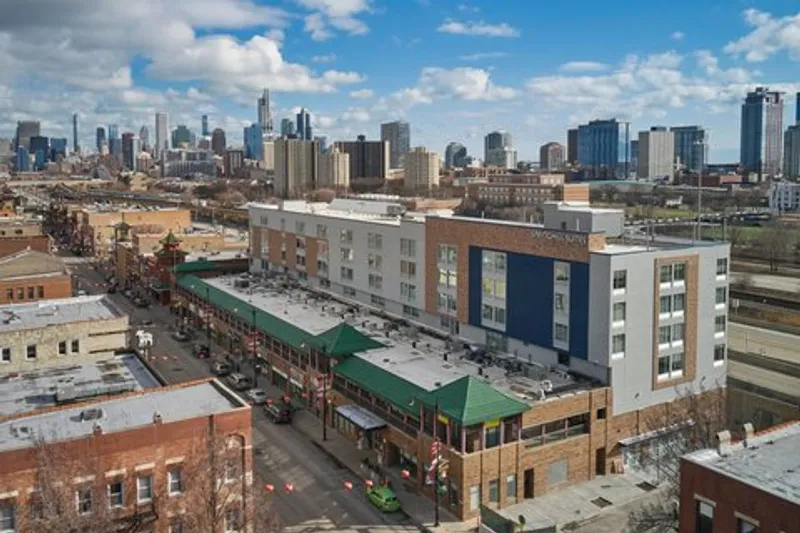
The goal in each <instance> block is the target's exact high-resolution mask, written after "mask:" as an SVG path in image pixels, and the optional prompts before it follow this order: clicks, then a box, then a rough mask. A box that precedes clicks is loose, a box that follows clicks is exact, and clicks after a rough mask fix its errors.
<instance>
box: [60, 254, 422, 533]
mask: <svg viewBox="0 0 800 533" xmlns="http://www.w3.org/2000/svg"><path fill="white" fill-rule="evenodd" d="M72 269H73V271H74V273H75V274H76V275H77V276H78V277H79V279H80V281H81V285H82V286H84V287H88V289H89V292H95V293H96V292H103V291H104V290H105V288H104V280H105V276H107V275H108V274H109V273H108V272H104V273H101V272H98V271H96V270H94V269H93V268H92V266H91V265H90V264H87V263H82V262H76V263H73V264H72ZM109 297H110V298H111V299H112V300H113V301H114V302H115V303H116V304H117V305H118V306H119V307H120V309H121V310H123V311H124V312H126V313H128V314H129V316H130V321H131V327H132V329H133V331H136V330H137V329H146V330H148V331H150V332H151V333H152V334H153V337H154V348H153V350H152V357H153V365H154V367H155V368H156V369H157V370H158V371H159V372H160V373H161V374H162V375H163V376H164V377H165V378H166V379H167V380H168V381H170V382H176V383H177V382H181V381H188V380H193V379H199V378H203V377H207V376H209V375H210V373H209V368H208V364H207V363H206V362H205V361H202V360H199V359H196V358H195V357H193V356H191V355H190V353H189V347H190V346H191V343H181V342H178V341H176V340H175V339H173V338H172V337H171V335H170V333H171V331H172V329H173V325H174V320H175V319H174V317H173V316H172V315H170V313H169V311H168V310H167V309H165V308H162V307H158V306H153V307H152V308H150V309H138V308H136V307H135V306H134V305H133V304H132V303H131V302H130V300H128V299H127V298H125V297H124V296H123V295H122V294H120V293H117V294H114V295H109ZM144 320H151V321H152V322H153V324H152V325H151V326H143V325H142V322H143V321H144ZM197 341H200V342H204V339H197ZM213 349H214V348H212V351H213ZM242 371H243V372H245V373H248V374H251V375H252V369H250V368H249V367H244V368H242ZM263 381H264V379H263V378H262V382H263ZM258 385H259V386H260V387H261V388H264V389H266V390H267V392H268V393H270V396H273V397H274V396H277V395H278V392H277V391H275V390H270V388H269V387H266V386H264V385H265V383H259V384H258ZM297 416H298V417H301V416H305V417H312V416H313V415H311V414H308V413H304V412H300V413H298V415H297ZM330 431H335V430H330ZM253 455H254V457H253V459H254V461H253V463H254V467H255V470H256V475H257V479H259V478H260V481H256V482H254V486H255V487H256V488H257V489H262V490H263V487H264V486H265V484H266V483H269V484H272V485H274V486H275V487H276V488H277V490H276V491H275V492H274V493H273V494H272V495H271V496H270V498H272V499H273V501H274V505H275V509H276V510H277V512H278V514H279V516H280V521H281V525H282V526H283V531H287V532H291V533H304V532H309V533H310V532H314V531H323V532H332V533H333V532H342V533H349V532H352V533H378V532H408V531H418V528H416V527H415V526H413V525H411V524H410V523H409V522H408V520H407V519H406V518H405V517H403V516H402V515H399V514H397V513H395V514H394V515H385V514H382V513H380V512H378V511H377V510H376V509H375V508H373V507H372V506H371V505H370V504H369V503H368V502H367V501H366V498H365V497H364V496H363V494H362V493H361V492H359V491H358V490H353V492H347V491H346V490H344V482H345V481H347V480H353V475H352V473H350V472H349V471H348V470H346V469H344V468H341V467H340V466H339V465H337V464H336V463H334V462H333V461H332V460H331V458H329V457H328V456H327V455H325V454H324V453H323V452H322V451H321V450H320V449H319V448H317V447H316V446H315V445H314V444H312V442H311V441H310V440H309V439H308V437H307V436H306V435H305V434H303V433H302V431H300V430H299V429H296V428H295V427H292V426H287V425H275V424H273V423H271V422H269V421H268V420H267V418H266V416H265V415H264V413H263V411H262V410H261V409H258V408H254V409H253ZM285 483H291V484H293V485H294V492H291V493H285V492H283V491H282V490H281V487H283V485H284V484H285Z"/></svg>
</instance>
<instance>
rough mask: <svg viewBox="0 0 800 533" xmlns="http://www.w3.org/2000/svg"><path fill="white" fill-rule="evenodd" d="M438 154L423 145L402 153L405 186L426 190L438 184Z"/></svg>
mask: <svg viewBox="0 0 800 533" xmlns="http://www.w3.org/2000/svg"><path fill="white" fill-rule="evenodd" d="M439 165H440V160H439V154H437V153H436V152H429V151H428V150H426V149H425V147H424V146H418V147H417V148H414V150H411V151H409V152H408V153H406V154H404V157H403V168H404V169H405V186H406V188H407V189H411V190H414V191H416V190H427V189H430V188H432V187H438V186H439Z"/></svg>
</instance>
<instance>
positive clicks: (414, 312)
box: [403, 305, 419, 318]
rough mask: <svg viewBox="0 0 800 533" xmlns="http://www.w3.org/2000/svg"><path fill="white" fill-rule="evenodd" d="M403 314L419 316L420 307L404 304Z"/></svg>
mask: <svg viewBox="0 0 800 533" xmlns="http://www.w3.org/2000/svg"><path fill="white" fill-rule="evenodd" d="M403 314H404V315H406V316H410V317H411V318H419V309H417V308H416V307H411V306H410V305H404V306H403Z"/></svg>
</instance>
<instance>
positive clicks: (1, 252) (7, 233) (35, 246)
mask: <svg viewBox="0 0 800 533" xmlns="http://www.w3.org/2000/svg"><path fill="white" fill-rule="evenodd" d="M26 249H31V250H35V251H37V252H42V253H45V254H49V253H50V251H51V249H52V240H51V239H50V237H49V236H47V235H45V234H44V233H43V231H42V225H41V224H39V223H38V222H29V221H25V220H19V219H11V220H0V257H4V256H6V255H10V254H13V253H17V252H19V251H22V250H26Z"/></svg>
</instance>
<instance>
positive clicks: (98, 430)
mask: <svg viewBox="0 0 800 533" xmlns="http://www.w3.org/2000/svg"><path fill="white" fill-rule="evenodd" d="M102 434H103V427H102V426H101V425H100V424H95V425H94V426H92V435H94V436H95V437H99V436H100V435H102Z"/></svg>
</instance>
